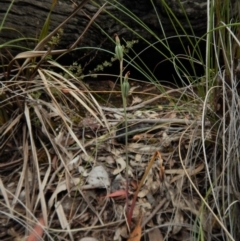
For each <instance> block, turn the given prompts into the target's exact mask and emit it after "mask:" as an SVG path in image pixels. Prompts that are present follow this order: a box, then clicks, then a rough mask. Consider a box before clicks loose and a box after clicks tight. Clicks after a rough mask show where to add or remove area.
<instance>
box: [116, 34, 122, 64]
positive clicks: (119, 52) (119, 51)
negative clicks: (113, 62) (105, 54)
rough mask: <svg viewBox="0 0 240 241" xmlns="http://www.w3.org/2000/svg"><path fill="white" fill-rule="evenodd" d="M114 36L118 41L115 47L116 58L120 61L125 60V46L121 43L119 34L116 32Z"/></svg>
mask: <svg viewBox="0 0 240 241" xmlns="http://www.w3.org/2000/svg"><path fill="white" fill-rule="evenodd" d="M114 36H115V41H116V47H115V54H116V58H117V59H118V60H119V61H123V47H122V46H121V44H120V39H119V37H118V35H117V34H115V35H114Z"/></svg>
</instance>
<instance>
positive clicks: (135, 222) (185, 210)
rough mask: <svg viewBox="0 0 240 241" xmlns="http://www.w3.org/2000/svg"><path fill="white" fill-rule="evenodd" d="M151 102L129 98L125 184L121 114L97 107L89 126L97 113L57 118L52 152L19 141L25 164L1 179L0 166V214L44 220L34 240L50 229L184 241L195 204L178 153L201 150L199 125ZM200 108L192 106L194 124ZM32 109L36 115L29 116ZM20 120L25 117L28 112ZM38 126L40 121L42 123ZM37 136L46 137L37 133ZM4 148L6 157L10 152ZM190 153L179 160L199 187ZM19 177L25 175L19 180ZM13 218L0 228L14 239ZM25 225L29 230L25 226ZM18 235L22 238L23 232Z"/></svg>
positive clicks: (76, 235) (196, 161) (196, 160)
mask: <svg viewBox="0 0 240 241" xmlns="http://www.w3.org/2000/svg"><path fill="white" fill-rule="evenodd" d="M176 91H177V90H176ZM132 95H134V92H133V93H132ZM153 99H154V100H153V102H152V103H153V106H152V108H151V109H149V107H150V106H149V105H150V104H151V102H150V101H149V100H147V101H144V99H142V97H139V96H137V95H136V96H134V98H133V99H132V105H131V106H130V107H128V113H127V116H128V125H129V130H130V132H131V133H129V136H128V138H129V145H128V147H127V148H128V153H129V160H130V162H129V163H130V164H129V167H128V170H129V175H128V178H129V180H126V178H125V171H126V156H125V145H124V143H122V142H118V140H119V139H118V135H123V136H124V135H125V133H124V130H121V123H122V122H123V110H122V108H121V107H120V108H111V107H103V106H100V105H97V108H96V109H98V110H100V109H101V111H99V112H98V113H99V116H98V118H97V120H96V121H95V117H94V116H96V113H95V114H94V116H93V115H91V114H90V115H89V116H86V117H85V118H83V119H82V121H81V122H80V123H77V124H74V123H70V122H69V119H68V118H66V117H64V118H63V119H64V120H65V122H66V123H65V125H62V127H61V130H60V131H59V132H58V133H57V132H55V131H54V132H53V133H52V134H51V136H49V138H50V139H51V147H50V146H48V147H46V145H45V144H44V143H38V144H37V145H38V148H36V145H35V144H34V142H33V141H31V144H29V143H28V142H27V141H26V142H25V143H22V145H21V144H20V143H21V142H20V140H19V146H24V150H25V151H24V153H25V155H27V156H24V160H25V161H24V160H22V166H21V165H19V168H20V169H19V171H15V172H14V176H13V175H11V174H10V175H6V174H7V173H9V171H8V170H9V164H7V163H5V165H3V164H4V163H1V165H2V167H3V168H6V171H4V170H3V169H2V171H1V172H2V173H4V175H2V177H1V189H0V191H1V196H2V201H4V200H5V201H6V203H7V206H5V207H3V208H2V209H1V210H2V211H3V212H4V211H7V210H8V209H9V208H11V209H10V210H11V213H10V216H11V217H12V216H13V215H15V216H16V217H17V216H18V214H17V213H16V211H17V212H18V213H22V214H24V215H26V214H27V213H28V217H29V218H31V214H34V215H37V213H39V212H40V213H43V214H44V221H43V222H42V225H43V226H44V229H42V231H43V230H44V233H42V231H41V228H40V231H39V236H42V235H45V237H48V238H49V240H51V238H50V237H51V230H53V229H54V230H62V231H63V235H57V239H58V240H63V239H64V238H65V239H67V240H106V241H107V240H119V241H120V240H140V239H141V237H142V238H143V239H144V237H146V238H147V239H149V240H153V241H154V240H163V239H166V238H168V240H177V238H176V235H182V236H184V237H191V233H192V232H193V231H194V227H193V226H192V225H190V223H193V222H194V220H195V219H196V217H197V216H198V215H199V211H200V208H201V202H200V199H199V197H198V195H197V194H196V193H194V192H193V190H192V189H191V185H190V183H189V181H188V179H187V177H186V175H185V172H184V170H183V168H182V164H181V162H180V158H179V152H181V155H182V156H185V157H187V153H188V152H189V148H191V146H194V148H198V149H199V150H200V149H201V139H200V136H201V131H202V126H201V120H200V119H197V120H196V119H194V115H189V114H188V110H187V109H186V108H185V109H183V110H181V111H176V110H175V109H174V106H173V107H172V108H173V110H170V107H169V106H167V105H166V106H167V108H166V106H164V105H163V104H162V103H164V102H168V101H167V100H166V99H165V98H164V97H162V99H161V98H155V97H154V98H153ZM137 106H139V107H137ZM154 106H157V107H156V108H154ZM159 106H160V107H161V108H160V107H159ZM54 108H55V109H54ZM54 108H50V109H49V113H45V117H46V118H52V117H50V116H53V112H55V113H58V114H59V115H63V113H61V111H59V110H58V109H57V108H58V107H57V105H56V106H55V107H54ZM35 109H36V107H35ZM191 109H193V104H192V103H191ZM199 109H200V108H199V106H198V107H197V108H196V116H198V117H197V118H199V111H198V110H199ZM39 110H40V109H39ZM39 110H38V109H36V112H38V111H39ZM46 110H47V109H45V112H46ZM25 114H26V115H27V116H28V118H30V117H29V113H28V110H27V108H26V112H25ZM64 115H65V114H64ZM102 115H104V119H103V121H101V116H102ZM56 116H57V114H56V115H55V117H56ZM45 121H46V120H42V123H45ZM68 122H69V123H68ZM104 123H107V124H106V125H105V124H104ZM208 125H209V124H208V121H206V122H205V126H204V129H205V131H206V132H208V133H211V131H210V129H209V126H208ZM43 127H44V126H43ZM69 130H71V131H69ZM43 132H44V134H45V135H48V131H47V130H46V129H44V128H43ZM180 140H181V142H180ZM10 144H11V143H9V145H8V147H7V148H6V150H8V149H9V150H11V145H10ZM23 144H24V145H23ZM193 144H194V145H193ZM30 146H31V147H32V148H30ZM39 147H40V148H39ZM40 149H41V151H42V152H43V153H44V154H43V158H42V159H38V157H37V156H38V154H39V151H40ZM27 150H28V151H27ZM29 150H30V151H29ZM191 152H192V155H193V156H192V158H191V160H187V158H186V159H185V160H183V161H184V163H185V167H186V170H187V172H188V174H189V175H190V176H191V178H192V179H194V180H195V183H196V184H197V185H200V186H201V185H203V184H202V177H203V175H202V171H203V170H204V164H203V162H202V159H201V155H199V154H196V153H195V150H191ZM16 153H17V152H16ZM33 153H34V154H33ZM156 153H157V154H156ZM16 156H18V155H17V154H16ZM27 158H30V160H31V161H32V162H33V166H32V165H31V164H30V163H29V162H28V161H27ZM3 160H4V158H3ZM5 160H6V161H7V159H5ZM12 161H15V160H12ZM36 162H37V163H36ZM21 171H24V173H25V174H26V173H28V175H26V176H25V177H24V176H23V174H22V172H21ZM36 172H38V175H37V176H36ZM45 175H46V176H45ZM10 177H12V178H11V180H12V182H14V183H18V180H21V182H20V183H19V185H20V186H19V187H18V186H17V185H16V186H11V187H10V186H9V185H8V183H9V180H10ZM27 177H28V178H27ZM30 177H31V178H30ZM45 177H47V178H45ZM36 183H38V185H36ZM126 185H128V193H126V190H127V189H126ZM21 190H22V191H24V192H26V193H28V195H27V196H26V197H24V196H22V197H21V202H20V196H21V194H20V193H21ZM34 193H35V194H34ZM15 194H16V195H17V196H15ZM126 196H128V199H129V201H130V202H129V207H126V206H125V203H126V202H125V198H126ZM24 203H26V204H27V207H28V208H29V211H30V213H29V212H28V211H26V207H25V206H24V205H23V204H24ZM15 219H16V218H15ZM15 219H14V218H10V220H9V221H8V222H7V221H6V218H5V216H4V215H2V214H0V222H1V223H5V224H6V225H7V226H6V227H9V226H11V227H12V229H13V230H15V231H16V232H19V231H18V230H20V226H21V225H19V223H18V222H16V221H15ZM45 219H47V220H48V222H45ZM38 220H42V219H38ZM129 220H131V222H129ZM39 222H40V221H39ZM25 223H26V224H27V223H28V222H27V220H25ZM31 224H32V223H30V224H28V225H29V226H32V225H31ZM129 225H130V226H129ZM205 228H206V229H207V227H205ZM36 229H37V228H36ZM142 229H143V230H142ZM3 233H4V232H3ZM5 235H7V234H5ZM19 235H20V236H21V235H22V237H24V234H23V233H20V234H19ZM30 236H31V234H30V235H29V236H28V237H30ZM61 236H62V238H61Z"/></svg>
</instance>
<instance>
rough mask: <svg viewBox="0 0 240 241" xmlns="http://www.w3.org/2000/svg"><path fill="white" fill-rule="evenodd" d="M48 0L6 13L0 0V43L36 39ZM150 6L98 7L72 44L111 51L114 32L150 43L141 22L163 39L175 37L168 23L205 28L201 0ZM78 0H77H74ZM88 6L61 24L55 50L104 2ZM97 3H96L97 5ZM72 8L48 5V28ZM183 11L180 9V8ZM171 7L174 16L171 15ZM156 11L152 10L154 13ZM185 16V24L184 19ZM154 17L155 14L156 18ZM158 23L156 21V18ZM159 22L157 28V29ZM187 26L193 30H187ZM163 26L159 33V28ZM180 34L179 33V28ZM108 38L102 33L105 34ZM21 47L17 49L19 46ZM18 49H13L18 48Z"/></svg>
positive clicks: (123, 1)
mask: <svg viewBox="0 0 240 241" xmlns="http://www.w3.org/2000/svg"><path fill="white" fill-rule="evenodd" d="M52 1H53V0H40V1H39V0H33V1H29V0H16V1H14V3H13V5H12V7H11V9H10V11H9V13H8V14H6V12H7V10H8V8H9V6H10V3H11V2H12V0H2V1H1V8H0V22H1V23H2V21H3V19H4V16H5V15H6V19H5V22H4V24H3V27H4V28H3V29H2V30H1V32H0V44H1V45H4V44H7V42H8V41H11V40H15V39H17V38H26V37H27V38H37V37H38V36H39V34H40V31H41V28H42V26H43V24H44V22H45V20H46V17H47V15H48V13H49V10H50V6H51V3H52ZM153 1H154V3H155V7H156V9H155V10H154V8H153V6H152V4H151V1H150V0H131V1H129V0H118V1H113V0H109V1H108V4H107V5H106V6H105V8H104V10H103V11H102V12H101V13H100V15H99V16H98V17H97V19H96V20H95V22H94V24H92V25H91V27H90V28H89V29H88V31H87V33H86V34H85V35H84V37H83V38H82V40H81V42H80V43H79V45H78V47H83V46H88V47H98V46H102V48H107V49H113V46H114V44H113V43H111V42H110V40H109V38H113V36H114V33H118V34H119V35H120V36H121V37H124V39H126V40H134V39H141V38H145V39H146V40H147V41H150V42H153V41H156V38H155V37H154V35H153V34H150V33H149V31H147V30H146V29H145V28H143V27H142V26H141V25H140V24H139V23H140V22H141V21H142V23H144V24H145V25H146V26H147V27H148V28H149V29H151V31H152V32H153V33H154V34H157V35H158V37H160V38H163V36H164V34H165V35H166V36H167V37H169V36H176V35H177V33H176V30H175V29H174V27H173V25H174V26H177V28H178V29H179V30H180V29H181V28H180V26H179V23H180V24H181V25H182V27H183V29H184V30H186V31H187V32H189V33H190V34H193V35H198V36H199V35H202V34H203V33H204V31H205V30H206V19H207V1H206V0H189V1H180V2H182V4H181V6H180V5H179V1H176V0H166V1H163V0H153ZM235 1H236V0H235ZM75 2H76V3H77V4H79V3H80V2H81V1H79V0H78V1H75ZM95 2H96V4H95V5H94V4H93V3H92V2H91V1H89V2H88V3H87V4H86V5H85V6H84V8H83V9H82V10H80V11H79V13H78V14H77V15H76V16H75V17H74V18H72V19H71V20H70V21H69V22H68V23H67V24H66V25H65V26H64V34H63V37H62V38H61V42H60V44H59V46H58V47H57V48H58V49H59V48H68V47H69V46H70V45H71V44H72V43H73V42H74V41H76V39H77V38H78V37H79V36H80V35H81V33H82V32H83V30H84V28H85V27H86V26H87V24H88V22H89V21H90V18H91V17H92V16H93V15H94V14H95V13H96V11H97V10H98V8H99V6H102V4H103V3H104V2H106V1H104V0H97V1H95ZM164 2H167V4H168V6H169V9H170V11H168V12H167V10H166V9H167V8H166V6H164ZM97 4H99V6H97ZM75 7H76V6H74V4H73V3H72V1H66V0H64V1H58V2H57V4H56V6H55V7H54V10H53V13H52V16H51V24H50V30H52V29H54V28H55V27H57V26H58V25H59V24H60V23H61V22H62V21H63V20H64V19H66V18H67V17H68V16H69V15H70V14H71V12H72V11H73V10H74V9H75ZM183 9H184V10H185V12H183ZM171 11H172V12H173V14H175V16H176V17H177V20H178V21H176V19H174V17H173V15H171ZM156 12H157V14H156ZM186 15H187V17H188V18H189V20H190V23H191V26H189V22H188V21H187V18H186ZM157 16H159V18H158V17H157ZM159 21H161V24H160V22H159ZM161 25H162V27H161ZM191 28H192V29H193V31H194V33H191V31H190V30H191ZM162 30H164V33H163V31H162ZM181 33H183V32H181ZM106 34H107V35H108V36H109V37H107V35H106ZM35 44H36V41H33V40H31V39H27V40H26V39H25V40H24V39H23V40H22V41H21V42H19V43H18V45H20V46H25V47H30V48H33V47H34V46H35ZM21 51H22V50H21ZM18 52H19V50H18Z"/></svg>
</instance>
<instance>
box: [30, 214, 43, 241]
mask: <svg viewBox="0 0 240 241" xmlns="http://www.w3.org/2000/svg"><path fill="white" fill-rule="evenodd" d="M42 225H44V220H43V218H39V220H38V223H37V224H36V225H35V226H34V228H33V231H32V232H31V233H30V234H29V236H28V238H27V240H26V241H39V240H40V239H41V238H42V236H43V228H42Z"/></svg>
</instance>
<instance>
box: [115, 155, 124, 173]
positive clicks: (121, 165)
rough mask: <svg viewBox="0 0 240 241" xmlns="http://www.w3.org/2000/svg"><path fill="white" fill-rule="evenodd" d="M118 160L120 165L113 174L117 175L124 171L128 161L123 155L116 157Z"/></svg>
mask: <svg viewBox="0 0 240 241" xmlns="http://www.w3.org/2000/svg"><path fill="white" fill-rule="evenodd" d="M116 162H117V163H118V164H119V165H120V166H118V167H117V168H116V169H115V170H113V175H117V174H119V173H120V172H122V171H123V170H124V169H125V168H126V162H125V161H124V160H123V158H122V157H119V158H117V159H116Z"/></svg>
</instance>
